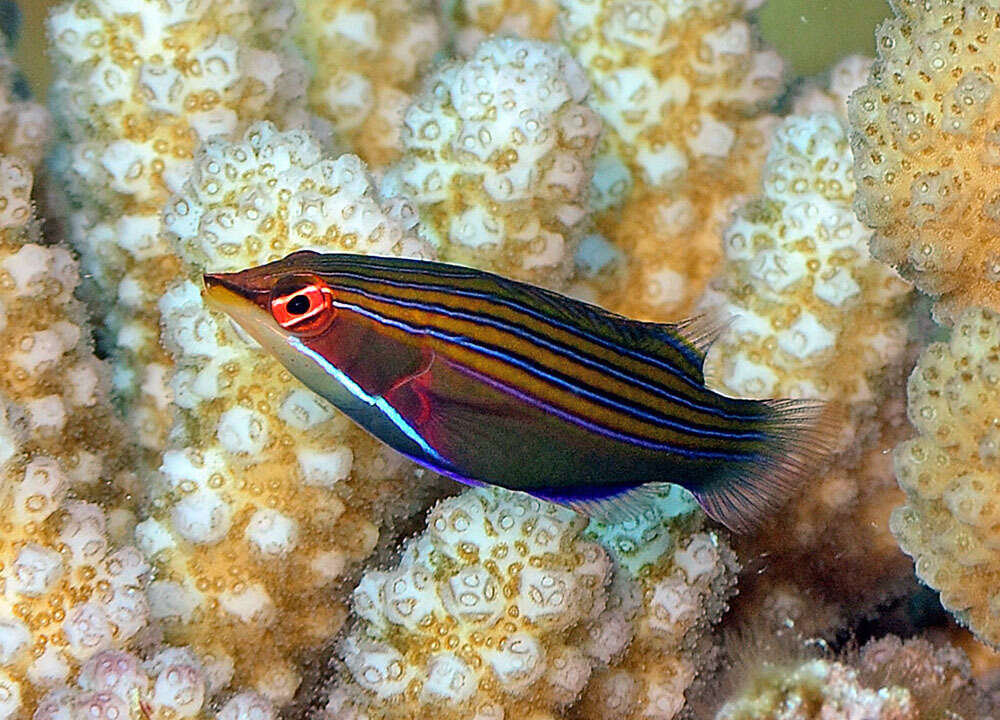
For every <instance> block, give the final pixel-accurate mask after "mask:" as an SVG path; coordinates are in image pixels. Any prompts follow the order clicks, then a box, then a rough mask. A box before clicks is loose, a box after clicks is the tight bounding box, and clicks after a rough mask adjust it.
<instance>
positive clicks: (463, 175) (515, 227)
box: [382, 38, 601, 286]
mask: <svg viewBox="0 0 1000 720" xmlns="http://www.w3.org/2000/svg"><path fill="white" fill-rule="evenodd" d="M588 91H589V86H588V84H587V80H586V78H585V77H584V75H583V71H582V70H581V69H580V66H579V65H577V64H576V62H574V60H573V59H572V58H571V57H570V56H569V55H568V54H567V53H566V51H565V50H564V49H563V48H560V47H558V46H556V45H553V44H551V43H543V42H539V41H535V40H521V39H517V38H493V39H490V40H487V41H485V42H483V43H482V44H481V45H479V47H478V48H477V49H476V52H475V53H474V54H473V55H472V56H471V57H470V58H468V59H467V60H465V61H460V60H457V61H453V62H450V63H447V64H445V65H442V66H441V67H439V68H437V69H436V70H435V72H434V73H433V74H432V75H431V76H430V77H429V78H428V79H427V83H426V85H425V88H424V91H423V92H422V93H421V94H420V95H419V96H418V97H417V98H416V100H415V101H414V103H413V104H412V105H411V106H410V107H409V109H408V110H407V111H406V118H405V126H404V130H403V144H404V147H405V149H406V151H405V154H404V155H403V157H402V158H401V159H400V161H399V162H398V163H397V164H396V165H394V166H393V167H392V168H390V170H389V171H388V172H387V173H386V178H385V181H384V183H383V186H382V193H383V194H384V195H387V196H395V195H399V196H403V197H406V198H408V199H410V200H411V201H412V202H413V203H414V204H415V205H416V206H417V208H418V209H419V211H420V220H421V225H420V227H419V231H420V233H421V234H422V235H423V236H424V237H425V238H426V239H427V240H428V241H429V242H430V243H431V244H433V245H435V246H436V247H437V249H438V254H439V256H440V258H441V259H443V260H448V261H450V262H458V263H464V264H469V265H475V266H477V267H480V268H482V269H485V270H492V271H494V272H499V273H501V274H504V275H507V276H510V277H515V278H519V279H522V280H529V281H534V282H536V283H541V284H545V285H549V286H558V285H560V284H561V283H563V282H565V280H566V279H567V278H568V277H569V276H570V274H571V273H572V272H573V254H574V252H575V250H576V245H577V243H578V242H579V239H580V236H581V235H582V234H583V232H584V231H585V230H586V217H587V203H586V200H587V185H588V183H589V181H590V176H591V156H592V153H593V149H594V144H595V143H596V141H597V136H598V134H599V133H600V129H601V124H600V120H599V119H598V118H597V116H596V115H595V113H594V112H593V111H592V110H590V108H588V107H587V106H586V105H585V104H584V100H585V98H586V96H587V93H588Z"/></svg>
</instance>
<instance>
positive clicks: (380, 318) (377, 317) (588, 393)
mask: <svg viewBox="0 0 1000 720" xmlns="http://www.w3.org/2000/svg"><path fill="white" fill-rule="evenodd" d="M354 292H357V294H359V295H362V297H366V294H365V293H364V292H363V291H357V290H355V291H354ZM369 299H370V298H369ZM386 302H387V304H390V305H393V304H395V303H393V302H390V301H386ZM333 304H334V305H335V306H337V307H341V308H346V309H349V310H353V311H354V312H357V313H359V314H361V315H364V316H365V317H368V318H370V319H371V320H374V321H375V322H377V323H379V324H382V325H389V326H391V327H395V328H397V329H399V330H402V331H403V332H406V333H408V334H411V335H414V334H424V335H430V336H431V337H434V338H437V339H438V340H443V341H445V342H449V343H454V344H457V345H461V346H462V347H465V348H467V349H470V350H473V351H474V352H478V353H481V354H483V355H487V356H489V357H492V358H494V359H497V360H500V361H501V362H504V363H506V364H508V365H512V366H514V367H517V368H519V369H521V370H523V371H524V372H526V373H528V374H530V375H534V376H535V377H540V378H542V379H544V380H546V381H548V382H550V383H552V384H554V385H556V386H558V387H560V388H562V389H564V390H567V391H569V392H570V393H571V394H581V395H584V396H585V397H587V398H588V399H589V400H591V401H593V402H595V403H597V404H599V405H603V406H604V407H607V408H610V409H612V410H616V411H618V412H620V413H622V414H624V415H626V416H629V417H632V418H635V419H640V420H644V421H646V422H648V423H650V424H651V425H653V427H654V428H655V427H658V426H661V425H662V426H665V427H668V428H670V429H672V430H675V431H677V432H678V433H681V434H685V435H695V436H701V437H711V438H722V439H727V440H750V441H763V440H766V439H767V438H766V436H765V435H763V434H761V433H757V432H731V431H726V430H712V429H707V428H704V427H703V426H699V425H688V424H686V423H679V422H677V421H676V420H674V419H671V418H670V417H668V416H665V415H660V414H655V415H653V414H650V413H648V412H646V411H645V410H644V409H643V408H641V407H638V406H636V405H633V404H631V403H629V402H628V401H627V400H625V399H624V398H621V399H618V400H616V399H615V398H612V397H608V396H605V395H601V394H600V392H599V391H598V390H597V389H595V388H586V387H584V386H581V385H579V384H576V383H575V382H574V381H573V380H572V379H571V378H568V377H567V376H566V375H564V374H562V373H558V372H555V371H552V372H546V371H545V370H542V369H540V368H539V367H538V366H536V365H534V364H532V363H531V362H530V361H529V360H527V359H525V358H524V357H523V356H520V355H512V354H510V353H507V352H505V351H504V350H503V349H501V348H496V347H494V346H492V345H485V344H482V343H477V342H475V341H473V340H472V339H471V338H467V337H464V336H462V335H455V334H446V333H445V332H442V331H441V330H439V329H438V328H434V327H429V326H414V325H411V324H409V323H406V322H404V321H402V320H399V319H397V318H389V317H387V316H385V315H383V314H381V313H378V312H376V311H375V310H372V309H370V308H364V307H362V306H360V305H354V304H351V303H346V302H343V301H342V300H336V299H335V300H334V301H333ZM444 312H445V314H446V315H447V314H449V313H448V312H447V311H444ZM529 340H531V339H529ZM531 341H533V340H531ZM504 387H505V389H506V390H507V391H508V392H509V391H510V388H509V386H507V385H505V386H504ZM552 410H553V411H555V409H554V408H552ZM574 417H575V416H574ZM580 421H581V422H584V421H583V420H582V418H581V419H580ZM603 432H604V434H605V435H608V434H611V433H616V431H614V430H610V429H608V428H605V429H604V431H603ZM623 437H624V436H623ZM629 442H633V443H634V444H640V445H642V444H644V443H645V442H646V441H643V440H641V439H640V438H639V437H637V436H636V437H635V440H629ZM653 449H656V448H653ZM726 457H732V455H730V454H727V455H726ZM741 457H742V456H741Z"/></svg>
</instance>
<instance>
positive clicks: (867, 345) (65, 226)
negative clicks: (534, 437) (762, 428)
mask: <svg viewBox="0 0 1000 720" xmlns="http://www.w3.org/2000/svg"><path fill="white" fill-rule="evenodd" d="M757 4H758V3H757V2H754V1H753V0H746V1H745V2H740V1H738V0H633V1H631V2H622V1H618V0H558V2H556V1H555V0H537V1H536V2H531V1H529V0H461V1H459V0H450V1H449V0H440V1H439V2H431V0H387V1H384V2H383V1H380V0H298V2H297V3H296V2H295V0H67V1H66V2H63V3H62V4H59V5H55V6H54V7H53V9H52V10H51V11H50V14H49V19H48V26H47V30H48V32H47V42H48V51H49V54H50V57H51V59H52V61H53V64H54V67H55V77H54V80H53V82H52V85H51V87H50V88H49V89H48V96H49V99H50V109H49V110H48V111H46V110H45V109H44V108H43V107H41V106H40V105H38V104H36V103H33V102H31V101H30V100H27V99H25V98H24V94H23V92H20V91H19V90H18V88H19V87H20V85H21V83H20V81H19V71H18V69H17V68H15V67H14V66H13V64H12V62H11V61H10V60H9V59H7V58H6V56H4V57H3V58H0V89H2V93H0V94H2V97H0V720H29V719H36V720H83V719H84V718H86V719H87V720H125V719H126V718H127V719H129V720H154V719H155V720H181V719H184V718H192V719H194V718H197V719H199V720H200V719H205V720H207V719H209V718H218V720H276V719H277V718H279V717H287V718H309V719H310V720H383V719H384V720H432V719H433V720H672V719H673V718H678V719H681V718H701V719H707V718H718V719H719V720H722V719H725V720H750V719H754V718H761V719H763V718H773V719H775V720H777V719H781V720H810V719H815V720H820V719H823V720H858V719H861V718H864V719H865V720H918V719H919V720H937V719H941V720H944V719H945V718H951V719H952V720H954V719H956V718H958V719H960V720H979V719H985V718H998V717H1000V699H998V698H1000V693H998V692H997V688H998V682H997V677H998V670H1000V661H998V660H997V659H995V656H993V655H991V653H990V650H989V648H1000V536H998V535H997V527H998V526H1000V420H998V418H1000V315H998V314H997V313H998V312H1000V291H998V281H1000V269H998V268H1000V224H998V222H1000V220H998V219H1000V194H998V193H1000V191H998V189H997V188H998V187H1000V94H998V92H997V85H996V83H997V82H998V80H997V79H998V77H1000V30H998V28H1000V9H998V7H997V3H996V2H990V1H988V0H920V1H917V0H893V3H892V4H893V17H891V18H890V19H889V20H887V21H886V22H885V23H884V24H883V25H882V26H881V27H880V28H879V30H878V34H877V43H876V45H877V52H878V57H877V58H875V59H874V61H872V60H870V59H865V58H860V57H851V58H846V59H845V60H843V61H842V62H841V63H839V64H838V65H837V66H836V67H834V68H831V69H830V71H829V73H828V74H827V76H826V77H825V78H824V79H820V80H809V81H805V82H800V83H798V84H797V85H796V86H795V87H794V89H790V88H789V84H788V81H789V77H788V71H787V70H786V68H785V67H784V64H783V61H782V59H781V58H780V57H779V55H778V54H777V53H776V52H774V51H773V50H771V49H769V48H767V47H765V46H764V45H763V43H762V41H761V40H760V39H759V37H758V35H757V33H756V29H755V27H754V26H753V21H752V18H751V17H750V16H749V15H748V13H749V12H750V11H751V10H754V9H755V7H756V5H757ZM22 41H24V42H30V43H42V42H43V39H42V38H36V37H31V38H22ZM779 100H780V102H779ZM300 249H314V250H319V251H324V250H326V251H339V252H353V253H364V254H375V255H384V256H398V257H407V258H424V259H436V260H442V261H449V262H455V263H462V264H465V265H470V266H474V267H477V268H481V269H485V270H490V271H493V272H496V273H499V274H502V275H506V276H508V277H512V278H516V279H519V280H524V281H528V282H532V283H535V284H538V285H544V286H547V287H549V288H552V289H557V290H561V291H563V292H568V293H571V294H573V295H575V296H577V297H579V298H582V299H586V300H588V301H590V302H594V303H597V304H601V305H604V306H605V307H607V308H609V309H611V310H614V311H616V312H620V313H622V314H625V315H628V316H630V317H634V318H637V319H644V320H650V321H661V322H667V321H676V320H679V319H681V318H683V317H685V316H687V315H690V314H692V313H693V312H698V311H702V312H705V311H707V312H712V313H716V314H718V315H719V316H720V318H721V319H722V324H723V326H724V327H723V329H722V330H721V336H720V338H719V339H718V341H717V342H716V343H715V345H714V347H713V348H712V350H711V352H710V354H709V357H708V361H707V363H706V368H705V369H706V376H707V379H708V383H709V386H710V387H712V388H713V389H714V390H716V391H718V392H721V393H725V394H727V395H731V396H734V397H745V398H769V397H795V398H811V399H817V400H828V401H836V403H837V405H836V407H837V412H838V413H839V416H840V424H839V425H838V427H839V428H840V430H839V433H840V434H839V435H838V436H837V437H836V438H835V439H834V445H835V447H836V450H835V453H834V455H833V457H832V458H831V459H830V460H829V462H828V463H827V464H826V465H825V466H823V467H820V468H817V469H816V471H815V473H814V474H813V475H812V476H810V477H809V478H808V480H807V481H806V482H805V484H804V486H803V487H802V488H801V491H800V492H799V493H798V494H797V495H796V496H795V497H794V498H793V499H792V500H791V501H790V502H789V503H788V504H787V505H786V506H785V507H784V508H782V509H781V510H780V511H779V512H778V513H777V514H776V515H775V516H774V517H772V518H771V519H770V520H769V522H768V523H767V524H765V526H764V527H763V528H761V529H760V530H759V531H757V532H756V533H750V534H747V535H734V534H732V533H730V532H728V531H726V530H725V528H723V527H722V526H720V525H718V524H716V523H713V522H711V521H710V520H709V519H707V518H706V516H705V515H704V513H703V512H702V511H701V510H700V509H699V507H698V505H697V503H695V502H694V501H693V499H692V498H691V497H690V496H689V495H688V494H687V493H686V492H685V491H683V490H682V489H680V488H678V487H676V486H672V487H670V488H669V489H664V490H662V492H660V493H659V497H658V502H657V504H656V505H655V507H654V508H652V509H649V510H647V511H646V512H644V513H642V514H639V515H637V516H635V517H631V518H629V519H627V520H626V521H624V522H622V523H619V524H602V523H600V522H596V521H590V520H588V519H587V518H586V517H584V516H582V515H578V514H576V513H574V512H573V511H571V510H569V509H566V508H564V507H559V506H555V505H551V504H548V503H545V502H541V501H539V500H537V499H534V498H532V497H529V496H527V495H523V494H520V493H516V492H511V491H507V490H502V489H498V488H492V487H483V488H467V487H464V486H460V485H457V484H455V483H453V482H451V481H449V480H446V479H444V478H440V477H437V476H436V475H434V473H431V472H429V471H425V470H423V469H420V468H419V467H417V466H416V465H415V464H413V463H411V462H410V461H408V460H406V459H405V458H404V457H402V456H400V455H398V454H397V453H395V452H394V451H393V450H391V449H389V448H387V447H385V446H383V445H381V444H380V443H378V442H377V441H375V440H374V439H373V438H371V437H370V436H368V435H367V434H365V433H364V432H363V431H361V430H360V429H359V428H358V427H356V426H355V425H353V424H352V423H351V422H349V421H348V420H347V419H346V418H345V417H344V416H342V415H341V414H340V413H339V412H337V411H336V410H335V409H334V408H332V407H331V406H330V405H329V404H328V403H327V402H326V401H325V400H323V399H321V398H320V397H318V396H316V395H314V394H313V393H311V392H309V391H308V390H307V389H306V388H305V387H304V386H302V385H301V384H300V383H299V382H298V381H296V380H295V379H294V378H293V377H292V375H291V374H290V373H289V372H288V371H287V370H285V369H284V368H283V367H282V366H281V365H280V364H279V363H278V361H277V360H275V359H274V358H273V357H271V356H270V355H268V354H266V353H264V352H263V351H262V350H261V349H260V348H258V347H256V346H255V345H254V344H252V343H251V342H248V338H247V337H246V335H245V334H244V333H243V332H241V331H240V330H239V329H238V328H237V327H236V326H235V325H234V324H233V323H231V322H230V321H229V320H228V319H227V318H226V317H225V316H223V315H221V314H219V313H216V312H214V311H212V310H210V309H209V308H208V307H207V306H206V304H205V301H204V299H203V297H202V294H201V275H202V273H205V272H231V271H236V270H241V269H244V268H247V267H250V266H253V265H259V264H262V263H265V262H269V261H271V260H276V259H279V258H281V257H284V256H285V255H287V254H288V253H290V252H292V251H295V250H300ZM897 273H898V274H897ZM911 283H912V285H911ZM925 294H926V295H925ZM928 295H929V296H930V297H931V300H932V302H933V303H934V306H933V317H934V319H935V320H936V321H937V323H939V325H934V323H933V322H932V320H931V319H930V318H929V317H928V311H927V307H928V303H927V302H925V301H923V300H921V298H922V297H926V296H928ZM931 339H934V340H936V342H931ZM907 377H908V378H909V380H908V382H907V380H906V378H907ZM651 479H652V478H651ZM907 556H909V558H908V557H907ZM910 558H912V561H911V560H910ZM916 578H919V580H920V581H922V583H924V584H925V585H924V586H923V587H922V588H921V586H920V585H918V583H917V580H916ZM928 588H929V589H928ZM920 598H923V601H924V603H925V604H928V605H929V604H930V603H931V601H932V600H933V602H934V603H936V602H937V600H938V598H939V599H940V605H941V606H943V608H944V609H943V610H939V611H938V614H937V615H935V614H934V613H933V612H925V613H924V614H923V615H919V614H918V613H916V612H913V611H912V609H913V607H914V606H916V605H917V604H918V603H917V599H920ZM887 608H888V609H887ZM900 608H902V609H903V610H900ZM906 608H910V610H911V612H909V613H908V614H907V613H905V612H904V611H905V610H906ZM890 611H892V612H895V613H896V616H897V619H896V621H895V623H894V624H890V623H889V622H888V621H885V617H886V616H887V615H888V614H889V613H890ZM901 613H902V614H903V615H904V616H905V617H904V620H902V621H901V620H899V619H898V616H899V615H900V614H901ZM948 614H950V615H951V616H953V617H954V619H955V620H957V621H958V623H960V625H961V626H964V627H959V626H958V625H956V624H954V623H949V621H948ZM890 627H892V628H894V629H896V631H897V632H904V634H905V635H907V636H908V637H907V639H900V638H899V637H896V636H894V635H891V634H889V632H888V628H890ZM861 628H865V630H863V631H862V630H861ZM852 636H853V637H856V640H853V641H852V640H850V638H851V637H852ZM845 639H846V640H845ZM958 646H961V647H962V648H964V650H965V651H968V652H969V653H970V654H971V656H972V659H971V661H970V659H969V658H968V657H967V656H966V654H965V652H963V650H959V649H957V647H958Z"/></svg>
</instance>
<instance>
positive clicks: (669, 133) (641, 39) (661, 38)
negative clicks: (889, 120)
mask: <svg viewBox="0 0 1000 720" xmlns="http://www.w3.org/2000/svg"><path fill="white" fill-rule="evenodd" d="M560 6H561V13H560V16H559V23H560V30H561V33H562V37H563V40H564V42H566V43H567V44H568V46H569V47H570V50H571V51H572V53H573V54H574V55H575V57H576V58H577V59H578V60H579V61H580V64H581V65H583V66H584V68H585V69H586V71H587V74H588V75H589V77H590V80H591V83H592V85H593V88H594V90H593V100H592V104H593V106H594V108H595V109H597V110H598V112H599V113H600V114H601V116H602V118H603V120H604V123H605V126H606V129H607V131H606V136H605V138H604V139H603V140H602V144H601V148H600V151H599V154H598V159H597V165H596V169H595V173H594V183H593V185H592V191H593V198H592V202H593V205H594V208H595V209H596V210H598V211H599V215H598V216H597V218H596V222H597V226H598V228H599V229H600V230H601V232H602V233H603V235H604V238H605V239H606V241H609V242H610V244H611V247H612V248H614V249H617V251H618V252H617V255H616V253H615V252H611V251H609V249H608V248H607V246H606V242H605V243H602V242H600V241H598V240H597V239H595V240H594V241H593V242H591V243H588V244H585V245H584V246H583V249H582V251H581V252H582V257H581V258H580V264H581V267H582V268H583V269H584V270H585V284H584V287H582V288H581V289H580V290H579V292H581V293H582V292H586V293H587V294H588V295H590V296H591V297H592V298H593V299H596V300H598V301H600V302H602V303H604V304H606V305H609V306H611V307H613V308H614V309H616V310H619V311H621V312H624V313H626V314H631V315H636V316H642V317H645V318H648V319H655V320H671V319H678V318H679V317H681V316H683V315H684V314H686V313H687V311H689V310H690V309H691V305H692V304H693V302H694V300H695V299H696V298H697V297H698V296H699V295H700V293H701V291H702V289H703V287H704V285H705V283H706V282H707V281H708V279H709V277H710V276H711V275H712V274H713V273H714V271H715V269H716V268H717V266H718V264H719V262H720V261H721V259H722V250H721V246H720V242H719V238H720V236H721V232H722V229H723V227H724V226H725V224H726V222H727V220H728V218H729V215H730V213H731V212H732V210H734V209H735V207H736V205H737V204H738V203H739V202H740V201H741V200H742V199H743V197H744V195H745V194H746V193H749V192H752V191H753V190H754V189H755V187H756V183H757V179H758V175H759V171H760V166H761V164H762V162H763V159H764V155H765V153H766V152H767V142H768V136H769V134H770V128H771V127H772V126H773V124H774V122H775V121H774V119H773V118H771V117H770V116H767V115H764V114H762V112H761V111H762V109H764V108H766V107H767V106H768V104H769V103H770V102H771V101H772V100H773V99H774V98H775V96H776V95H777V94H778V93H779V92H780V91H781V88H782V84H783V83H782V73H783V68H782V63H781V60H780V59H779V58H778V56H777V54H776V53H774V52H773V51H770V50H766V49H764V48H762V47H761V46H760V43H759V42H758V41H757V39H756V37H755V35H754V32H753V30H752V28H751V26H750V25H749V24H748V23H747V21H746V20H745V18H744V14H745V12H746V9H747V8H746V6H745V5H744V3H742V2H739V1H738V0H723V1H721V2H709V1H708V0H682V1H681V2H668V1H667V0H641V1H640V2H628V3H623V2H617V0H597V1H596V2H595V1H590V0H562V2H560ZM622 253H623V254H624V256H623V255H622ZM588 285H589V286H590V287H589V288H588V287H587V286H588Z"/></svg>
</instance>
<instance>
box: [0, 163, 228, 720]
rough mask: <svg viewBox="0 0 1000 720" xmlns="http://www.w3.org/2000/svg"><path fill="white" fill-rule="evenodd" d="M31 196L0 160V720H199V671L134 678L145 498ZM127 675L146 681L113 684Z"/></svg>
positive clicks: (153, 665) (72, 272) (149, 666)
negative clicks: (115, 717)
mask: <svg viewBox="0 0 1000 720" xmlns="http://www.w3.org/2000/svg"><path fill="white" fill-rule="evenodd" d="M31 184H32V177H31V173H30V172H29V171H28V170H27V168H26V167H25V166H24V164H23V161H22V160H19V159H11V158H7V157H2V158H0V307H2V309H3V310H2V317H3V322H2V323H0V345H2V347H3V348H4V351H3V353H2V354H0V398H2V400H0V404H2V413H0V415H2V422H0V425H2V431H0V436H2V437H0V718H3V719H4V720H11V719H16V720H22V719H26V718H29V717H35V718H38V719H41V718H48V717H57V716H59V714H60V713H65V712H66V711H67V709H69V708H76V709H75V710H70V711H71V712H84V711H85V710H84V708H86V711H87V712H91V713H97V712H102V713H108V714H109V715H108V717H111V714H113V713H118V714H119V715H120V716H123V715H125V714H128V713H134V712H135V708H136V703H137V702H138V700H139V699H141V700H142V702H143V703H146V707H147V708H148V710H149V712H150V713H151V714H152V716H154V717H156V718H167V717H172V718H177V717H189V716H195V715H197V714H199V713H200V712H201V711H202V710H203V703H204V700H205V699H206V695H207V690H208V688H207V686H206V679H205V677H204V675H205V674H204V673H203V672H202V669H201V665H200V663H197V662H196V661H194V660H193V658H190V657H189V656H188V655H185V654H184V653H185V651H183V650H180V649H177V648H158V649H157V650H154V651H153V653H152V656H151V657H150V660H149V662H148V663H146V664H145V669H142V666H143V663H142V661H141V660H140V659H139V658H138V657H136V656H134V655H131V654H129V653H128V652H126V649H127V648H128V647H129V645H130V644H131V643H133V642H136V641H137V639H138V637H139V636H140V634H142V633H144V632H145V631H146V624H147V621H148V619H149V608H148V606H147V602H146V596H145V592H144V588H145V582H146V576H147V574H148V571H149V565H148V564H147V563H146V561H145V560H144V559H143V557H142V555H141V554H140V552H139V551H138V549H136V548H135V547H134V546H132V545H131V544H130V542H129V540H128V538H130V536H131V531H132V526H133V524H134V520H133V516H132V512H131V508H130V507H129V505H130V504H131V503H129V502H128V501H129V500H134V499H135V497H131V498H130V496H129V493H135V492H136V491H137V490H138V489H139V488H138V487H137V486H136V485H134V484H133V483H132V482H125V480H126V479H129V478H131V473H130V470H131V468H130V467H129V464H128V463H129V459H130V453H129V451H128V447H127V445H126V444H125V441H124V433H123V432H122V430H121V428H120V427H119V426H118V423H117V422H116V420H115V419H114V416H113V413H112V410H111V405H110V402H109V388H110V383H109V381H108V369H107V368H106V367H105V366H104V364H103V363H101V362H100V361H99V360H97V359H96V358H95V357H94V355H93V352H92V349H91V346H90V339H89V337H90V329H89V327H88V325H87V323H86V321H85V320H84V311H83V307H82V305H81V304H80V303H79V302H78V301H76V300H75V299H74V298H73V289H74V288H75V287H76V284H77V282H78V281H79V274H78V268H77V265H76V262H75V261H74V260H73V259H72V257H71V255H70V253H69V252H68V251H67V250H65V249H64V248H61V247H58V246H44V245H39V244H37V243H35V242H32V241H33V240H38V239H39V238H38V234H37V227H36V226H35V224H34V222H33V221H32V218H31V205H30V200H29V196H30V192H31ZM98 430H99V431H98ZM81 498H89V499H93V500H100V501H101V505H97V504H95V503H93V502H87V501H85V500H83V499H81ZM178 653H180V654H178ZM107 663H110V667H111V670H109V671H104V670H102V668H104V666H105V665H106V664H107ZM129 668H132V669H133V670H134V672H135V673H137V674H138V675H141V676H142V680H141V682H140V681H138V680H137V681H136V683H135V684H133V685H130V684H129V682H128V681H126V680H124V679H121V678H123V676H124V675H127V672H126V671H128V669H129ZM116 678H118V679H121V682H118V680H115V679H116ZM109 682H110V683H111V685H115V687H111V685H109Z"/></svg>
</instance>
